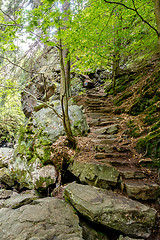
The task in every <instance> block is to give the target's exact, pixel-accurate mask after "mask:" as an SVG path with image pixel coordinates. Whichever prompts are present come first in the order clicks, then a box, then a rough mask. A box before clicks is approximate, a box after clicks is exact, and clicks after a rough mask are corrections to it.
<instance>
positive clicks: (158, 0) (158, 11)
mask: <svg viewBox="0 0 160 240" xmlns="http://www.w3.org/2000/svg"><path fill="white" fill-rule="evenodd" d="M154 5H155V10H154V11H155V17H156V23H157V31H158V49H159V51H160V0H154Z"/></svg>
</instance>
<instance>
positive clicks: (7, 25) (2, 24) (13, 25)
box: [0, 23, 21, 27]
mask: <svg viewBox="0 0 160 240" xmlns="http://www.w3.org/2000/svg"><path fill="white" fill-rule="evenodd" d="M0 26H4V27H15V26H20V27H21V25H18V24H4V23H0Z"/></svg>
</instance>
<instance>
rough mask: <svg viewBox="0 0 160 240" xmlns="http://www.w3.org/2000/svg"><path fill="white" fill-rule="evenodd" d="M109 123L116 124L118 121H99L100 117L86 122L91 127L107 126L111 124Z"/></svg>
mask: <svg viewBox="0 0 160 240" xmlns="http://www.w3.org/2000/svg"><path fill="white" fill-rule="evenodd" d="M111 124H118V122H116V121H101V119H100V118H99V119H95V120H92V121H91V122H88V125H89V126H90V127H93V126H95V127H96V126H108V125H111Z"/></svg>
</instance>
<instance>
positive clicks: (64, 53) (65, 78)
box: [59, 0, 76, 147]
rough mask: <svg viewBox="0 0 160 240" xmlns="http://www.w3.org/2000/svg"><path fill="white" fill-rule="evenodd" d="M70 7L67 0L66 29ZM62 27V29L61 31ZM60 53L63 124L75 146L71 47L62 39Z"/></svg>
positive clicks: (65, 11)
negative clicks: (70, 104) (70, 102)
mask: <svg viewBox="0 0 160 240" xmlns="http://www.w3.org/2000/svg"><path fill="white" fill-rule="evenodd" d="M69 9H70V4H69V2H68V1H67V0H66V1H65V2H64V4H63V12H64V13H65V14H66V17H64V19H63V20H64V25H63V26H62V28H61V29H63V30H65V29H66V24H65V22H67V21H68V10H69ZM61 29H60V31H61ZM59 43H60V44H59V45H60V49H59V55H60V65H61V90H60V100H61V107H62V114H63V126H64V129H65V132H66V135H67V138H68V141H69V142H70V144H71V145H72V146H73V147H75V145H76V140H75V138H74V137H73V134H72V130H71V124H70V119H69V113H68V98H69V96H70V60H69V49H68V48H67V47H64V48H63V44H62V39H60V40H59Z"/></svg>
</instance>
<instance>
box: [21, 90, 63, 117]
mask: <svg viewBox="0 0 160 240" xmlns="http://www.w3.org/2000/svg"><path fill="white" fill-rule="evenodd" d="M23 92H25V93H27V94H29V95H30V96H31V97H33V98H34V99H35V100H36V101H37V102H39V103H42V104H44V105H45V106H46V107H48V108H50V109H52V110H53V112H54V113H55V114H56V115H57V116H58V117H59V118H60V119H61V120H63V119H62V117H61V116H60V115H59V113H58V112H57V111H56V110H55V109H54V108H53V107H52V106H50V105H49V104H48V103H46V102H43V101H41V100H38V99H37V98H36V97H35V96H34V95H33V94H32V93H30V92H28V91H26V90H25V89H23Z"/></svg>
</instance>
